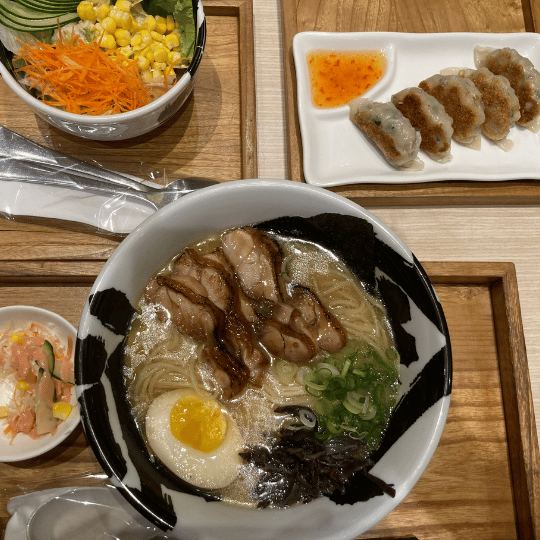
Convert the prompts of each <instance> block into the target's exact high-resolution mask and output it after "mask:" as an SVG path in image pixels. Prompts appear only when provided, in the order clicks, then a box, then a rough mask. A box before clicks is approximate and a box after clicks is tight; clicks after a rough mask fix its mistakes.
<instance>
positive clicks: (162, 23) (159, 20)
mask: <svg viewBox="0 0 540 540" xmlns="http://www.w3.org/2000/svg"><path fill="white" fill-rule="evenodd" d="M166 31H167V19H166V18H165V17H161V16H159V15H158V16H157V17H156V32H159V33H160V34H164V33H165V32H166Z"/></svg>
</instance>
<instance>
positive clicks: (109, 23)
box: [101, 15, 117, 34]
mask: <svg viewBox="0 0 540 540" xmlns="http://www.w3.org/2000/svg"><path fill="white" fill-rule="evenodd" d="M101 26H102V27H103V30H105V31H106V32H109V34H114V32H115V31H116V28H117V26H116V21H115V20H114V19H113V18H112V17H111V16H110V15H109V16H108V17H105V18H104V19H103V20H102V21H101Z"/></svg>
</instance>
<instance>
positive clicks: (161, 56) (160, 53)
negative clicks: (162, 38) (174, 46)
mask: <svg viewBox="0 0 540 540" xmlns="http://www.w3.org/2000/svg"><path fill="white" fill-rule="evenodd" d="M168 56H169V50H168V49H166V48H165V47H157V48H156V49H155V50H154V60H155V61H156V62H166V61H167V58H168Z"/></svg>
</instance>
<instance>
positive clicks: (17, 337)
mask: <svg viewBox="0 0 540 540" xmlns="http://www.w3.org/2000/svg"><path fill="white" fill-rule="evenodd" d="M11 341H16V342H17V343H18V344H19V345H22V344H23V343H24V337H23V336H21V335H20V334H17V333H15V334H13V335H12V336H11Z"/></svg>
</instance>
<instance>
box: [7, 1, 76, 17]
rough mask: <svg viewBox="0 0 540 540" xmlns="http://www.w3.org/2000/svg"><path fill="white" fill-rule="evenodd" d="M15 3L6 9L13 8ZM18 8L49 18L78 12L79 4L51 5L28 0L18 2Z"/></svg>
mask: <svg viewBox="0 0 540 540" xmlns="http://www.w3.org/2000/svg"><path fill="white" fill-rule="evenodd" d="M14 5H15V3H12V4H11V5H10V6H6V5H4V8H7V9H10V8H11V6H14ZM16 5H17V6H18V9H19V10H22V9H26V10H30V11H35V12H38V13H41V14H43V15H48V16H49V17H52V16H59V15H64V14H65V13H72V12H75V11H77V4H76V3H75V4H73V3H71V4H65V5H61V4H57V3H54V4H49V3H43V2H41V1H40V0H28V1H25V2H24V3H23V2H17V4H16ZM13 10H15V9H14V8H13Z"/></svg>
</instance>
